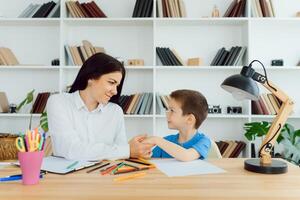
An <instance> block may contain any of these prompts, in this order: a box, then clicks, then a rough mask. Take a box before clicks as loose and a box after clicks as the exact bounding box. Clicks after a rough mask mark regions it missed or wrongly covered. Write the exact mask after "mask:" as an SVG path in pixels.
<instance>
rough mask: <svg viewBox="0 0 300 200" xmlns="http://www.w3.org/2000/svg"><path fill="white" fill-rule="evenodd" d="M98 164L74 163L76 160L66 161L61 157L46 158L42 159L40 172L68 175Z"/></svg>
mask: <svg viewBox="0 0 300 200" xmlns="http://www.w3.org/2000/svg"><path fill="white" fill-rule="evenodd" d="M98 163H100V161H98V162H89V161H76V160H67V159H65V158H61V157H55V156H48V157H45V158H43V163H42V167H41V170H44V171H47V172H51V173H56V174H68V173H71V172H74V171H78V170H80V169H84V168H87V167H91V166H94V165H96V164H98Z"/></svg>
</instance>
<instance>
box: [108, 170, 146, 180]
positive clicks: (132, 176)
mask: <svg viewBox="0 0 300 200" xmlns="http://www.w3.org/2000/svg"><path fill="white" fill-rule="evenodd" d="M145 175H146V173H145V172H142V173H137V174H130V175H127V176H120V177H118V178H114V181H125V180H128V179H134V178H139V177H143V176H145Z"/></svg>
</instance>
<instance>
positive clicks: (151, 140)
mask: <svg viewBox="0 0 300 200" xmlns="http://www.w3.org/2000/svg"><path fill="white" fill-rule="evenodd" d="M160 139H161V138H160V137H157V136H150V137H147V138H145V139H144V140H143V141H142V143H143V144H152V145H157V143H158V141H159V140H160Z"/></svg>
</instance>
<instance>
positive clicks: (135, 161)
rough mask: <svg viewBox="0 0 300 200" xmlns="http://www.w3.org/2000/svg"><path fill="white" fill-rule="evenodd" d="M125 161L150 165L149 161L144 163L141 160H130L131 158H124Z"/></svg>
mask: <svg viewBox="0 0 300 200" xmlns="http://www.w3.org/2000/svg"><path fill="white" fill-rule="evenodd" d="M125 161H128V162H133V163H137V164H142V165H151V164H149V163H144V162H141V161H137V160H131V159H125Z"/></svg>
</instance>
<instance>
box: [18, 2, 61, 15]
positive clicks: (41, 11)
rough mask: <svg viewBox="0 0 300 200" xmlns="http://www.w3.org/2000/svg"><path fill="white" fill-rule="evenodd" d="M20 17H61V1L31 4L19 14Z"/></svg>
mask: <svg viewBox="0 0 300 200" xmlns="http://www.w3.org/2000/svg"><path fill="white" fill-rule="evenodd" d="M18 17H19V18H46V17H47V18H50V17H52V18H55V17H60V1H58V2H57V3H55V2H53V1H50V2H48V3H44V4H33V3H31V4H29V6H27V8H25V10H23V12H22V13H21V14H20V15H19V16H18Z"/></svg>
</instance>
